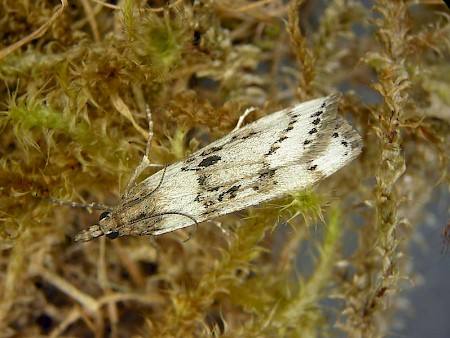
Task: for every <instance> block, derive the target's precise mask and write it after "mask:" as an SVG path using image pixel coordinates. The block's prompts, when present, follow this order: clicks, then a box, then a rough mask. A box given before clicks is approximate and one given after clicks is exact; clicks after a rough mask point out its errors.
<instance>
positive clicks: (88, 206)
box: [39, 196, 113, 212]
mask: <svg viewBox="0 0 450 338" xmlns="http://www.w3.org/2000/svg"><path fill="white" fill-rule="evenodd" d="M39 197H41V198H42V199H44V200H46V201H48V202H50V203H53V204H57V205H64V206H68V207H72V208H83V209H94V210H105V211H109V212H111V211H113V209H112V208H111V207H109V206H107V205H103V204H99V203H81V202H70V201H61V200H59V199H56V198H53V197H47V196H39Z"/></svg>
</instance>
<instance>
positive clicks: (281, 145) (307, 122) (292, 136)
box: [125, 95, 362, 235]
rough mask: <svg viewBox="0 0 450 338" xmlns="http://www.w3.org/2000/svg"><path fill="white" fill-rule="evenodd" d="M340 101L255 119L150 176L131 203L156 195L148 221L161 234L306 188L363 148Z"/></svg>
mask: <svg viewBox="0 0 450 338" xmlns="http://www.w3.org/2000/svg"><path fill="white" fill-rule="evenodd" d="M337 101H338V96H336V95H333V96H328V97H325V98H321V99H316V100H312V101H308V102H305V103H302V104H299V105H296V106H294V107H291V108H287V109H284V110H282V111H279V112H276V113H273V114H270V115H268V116H266V117H263V118H261V119H259V120H257V121H255V122H253V123H250V124H248V125H246V126H244V127H242V128H241V129H239V130H237V131H234V132H232V133H230V134H228V135H227V136H225V137H223V138H221V139H219V140H217V141H215V142H213V143H211V144H209V145H208V146H206V147H205V148H203V149H200V150H199V151H197V152H195V153H194V154H192V155H191V156H190V157H189V158H187V159H186V160H184V161H182V162H177V163H174V164H172V165H170V166H169V167H167V168H166V169H165V170H161V171H159V172H157V173H155V174H154V175H152V176H150V177H149V178H147V179H146V180H144V181H143V182H141V183H140V184H139V185H138V186H136V187H135V188H134V189H133V190H132V191H130V193H129V194H128V195H127V197H128V199H127V201H125V202H127V203H129V202H130V201H133V200H136V201H138V203H139V204H140V203H144V204H145V203H147V204H148V203H149V200H151V203H152V211H151V215H152V216H151V217H147V216H148V215H147V216H145V215H144V216H143V217H144V218H143V219H142V221H146V222H147V223H149V222H150V223H151V228H152V229H151V234H153V235H158V234H162V233H166V232H170V231H173V230H176V229H180V228H183V227H187V226H190V225H193V224H195V223H196V222H197V223H200V222H203V221H205V220H209V219H212V218H214V217H217V216H220V215H225V214H228V213H231V212H234V211H238V210H242V209H244V208H247V207H249V206H253V205H257V204H260V203H262V202H265V201H269V200H272V199H276V198H279V197H281V196H283V195H285V194H286V193H289V192H291V191H297V190H301V189H304V188H306V187H307V186H310V185H312V184H314V183H316V182H317V181H319V180H321V179H323V178H325V177H328V176H329V175H331V174H333V173H334V172H335V171H337V170H338V169H340V168H341V167H343V166H344V165H346V164H347V163H349V162H350V161H352V160H353V159H354V158H355V157H356V156H357V155H358V154H359V153H360V151H361V148H362V141H361V138H360V136H359V135H358V134H357V133H356V131H354V130H353V129H352V128H351V127H350V126H349V125H348V123H347V122H346V121H345V120H344V119H343V118H342V117H340V116H339V115H338V114H337ZM148 197H151V198H148ZM194 220H195V221H196V222H194Z"/></svg>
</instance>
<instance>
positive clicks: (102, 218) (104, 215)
mask: <svg viewBox="0 0 450 338" xmlns="http://www.w3.org/2000/svg"><path fill="white" fill-rule="evenodd" d="M108 215H109V212H107V211H105V212H102V213H101V214H100V217H99V218H98V220H99V221H102V220H104V219H105V218H106V217H107V216H108Z"/></svg>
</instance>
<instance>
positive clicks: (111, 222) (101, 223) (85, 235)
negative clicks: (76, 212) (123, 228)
mask: <svg viewBox="0 0 450 338" xmlns="http://www.w3.org/2000/svg"><path fill="white" fill-rule="evenodd" d="M103 235H105V236H106V237H107V238H109V239H115V238H117V237H119V236H120V231H119V230H118V229H117V222H116V220H115V219H114V217H113V215H111V213H110V212H107V211H106V212H103V213H102V214H101V215H100V217H99V220H98V224H94V225H92V226H90V227H89V228H87V229H85V230H83V231H81V232H80V233H79V234H78V235H76V236H75V241H76V242H88V241H90V240H91V239H94V238H97V237H100V236H103Z"/></svg>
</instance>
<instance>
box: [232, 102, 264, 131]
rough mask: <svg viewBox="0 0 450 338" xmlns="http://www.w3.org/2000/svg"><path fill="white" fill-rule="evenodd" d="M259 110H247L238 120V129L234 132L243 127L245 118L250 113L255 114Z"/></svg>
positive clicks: (253, 108) (235, 128) (252, 108)
mask: <svg viewBox="0 0 450 338" xmlns="http://www.w3.org/2000/svg"><path fill="white" fill-rule="evenodd" d="M257 109H258V108H255V107H250V108H247V109H246V110H245V111H244V113H243V114H242V115H241V116H240V117H239V120H238V122H237V124H236V127H234V129H233V130H232V131H236V130H238V129H239V128H240V127H241V126H242V123H244V120H245V118H246V117H247V116H248V115H249V114H250V113H252V112H254V111H255V110H257Z"/></svg>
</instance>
